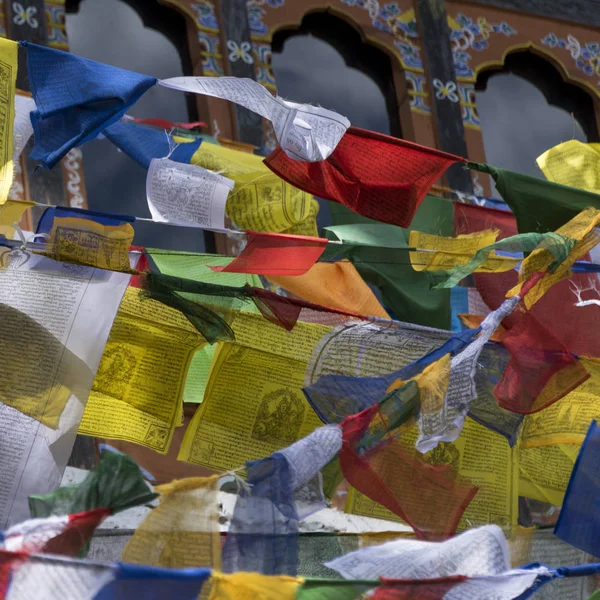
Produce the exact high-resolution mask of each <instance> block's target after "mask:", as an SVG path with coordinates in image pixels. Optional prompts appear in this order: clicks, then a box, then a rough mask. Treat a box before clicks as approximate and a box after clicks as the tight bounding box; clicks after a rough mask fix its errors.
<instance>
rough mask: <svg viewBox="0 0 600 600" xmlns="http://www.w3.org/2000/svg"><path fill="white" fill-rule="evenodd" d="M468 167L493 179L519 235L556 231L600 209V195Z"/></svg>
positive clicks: (472, 165)
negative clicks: (588, 210)
mask: <svg viewBox="0 0 600 600" xmlns="http://www.w3.org/2000/svg"><path fill="white" fill-rule="evenodd" d="M469 167H470V168H472V169H476V170H478V171H481V172H482V173H489V174H490V175H491V176H492V177H493V179H494V182H495V183H496V189H497V190H498V191H499V192H500V195H501V196H502V198H503V199H504V200H505V202H506V203H507V204H508V205H509V206H510V209H511V210H512V212H513V214H514V215H515V218H516V220H517V226H518V228H519V233H530V232H537V233H546V232H548V231H556V230H557V229H558V228H559V227H561V226H562V225H564V224H565V223H567V221H570V220H571V219H573V218H574V217H575V216H577V214H578V213H579V212H581V211H582V210H584V209H586V208H588V207H590V206H591V207H594V208H598V209H600V195H598V194H594V193H593V192H589V191H586V190H578V189H576V188H572V187H568V186H566V185H559V184H558V183H552V182H550V181H544V180H543V179H539V178H538V177H532V176H531V175H524V174H522V173H515V172H513V171H507V170H505V169H498V168H496V167H491V166H489V165H484V164H477V163H469Z"/></svg>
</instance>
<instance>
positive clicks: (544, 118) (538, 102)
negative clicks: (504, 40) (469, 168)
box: [475, 52, 598, 177]
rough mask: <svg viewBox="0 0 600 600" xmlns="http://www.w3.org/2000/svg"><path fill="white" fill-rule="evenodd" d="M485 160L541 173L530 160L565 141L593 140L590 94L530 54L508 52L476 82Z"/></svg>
mask: <svg viewBox="0 0 600 600" xmlns="http://www.w3.org/2000/svg"><path fill="white" fill-rule="evenodd" d="M475 89H476V93H477V110H478V112H479V116H480V119H481V129H482V135H483V143H484V146H485V153H486V161H487V162H488V163H490V164H492V165H495V166H498V167H501V168H505V169H511V170H513V171H519V172H521V173H526V174H528V175H534V176H539V177H543V175H542V173H541V171H540V170H539V168H538V166H537V164H536V162H535V159H536V158H537V157H538V156H539V155H540V154H542V153H543V152H545V151H546V150H548V148H551V147H552V146H555V145H557V144H560V143H561V142H565V141H567V140H570V139H573V138H575V139H578V140H581V141H584V142H595V141H598V126H597V122H596V116H595V111H594V103H593V100H592V98H591V96H590V95H589V94H588V93H587V92H586V91H585V90H584V89H582V88H580V87H577V86H575V85H572V84H569V83H567V82H565V81H564V79H563V78H562V76H561V74H560V73H559V72H558V70H557V69H556V68H555V67H554V66H553V65H552V64H551V63H549V62H548V61H547V60H545V59H544V58H542V57H540V56H538V55H536V54H534V53H532V52H517V53H514V54H510V55H509V56H508V57H507V58H506V61H505V63H504V66H503V67H502V69H500V70H489V71H484V72H482V73H481V74H480V75H479V78H478V80H477V84H476V87H475Z"/></svg>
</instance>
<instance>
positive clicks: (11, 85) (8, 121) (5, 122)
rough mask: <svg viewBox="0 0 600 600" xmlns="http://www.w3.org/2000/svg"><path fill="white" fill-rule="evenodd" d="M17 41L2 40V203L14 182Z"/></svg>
mask: <svg viewBox="0 0 600 600" xmlns="http://www.w3.org/2000/svg"><path fill="white" fill-rule="evenodd" d="M17 50H18V46H17V43H16V42H13V41H11V40H7V39H2V40H0V74H1V77H2V82H3V88H2V92H3V93H2V99H1V103H2V115H3V118H2V124H1V125H0V205H1V204H4V203H5V202H6V199H7V198H8V192H9V190H10V187H11V185H12V182H13V171H14V163H13V153H14V140H13V123H14V120H15V87H16V81H17Z"/></svg>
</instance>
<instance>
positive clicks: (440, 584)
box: [371, 575, 469, 600]
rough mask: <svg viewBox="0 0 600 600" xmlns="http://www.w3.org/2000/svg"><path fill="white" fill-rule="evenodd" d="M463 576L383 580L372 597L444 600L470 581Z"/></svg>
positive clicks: (376, 599)
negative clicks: (459, 586)
mask: <svg viewBox="0 0 600 600" xmlns="http://www.w3.org/2000/svg"><path fill="white" fill-rule="evenodd" d="M468 579H469V578H468V577H465V576H463V575H453V576H450V577H439V578H435V579H434V578H432V579H387V578H383V577H382V578H381V585H379V586H377V587H376V588H375V590H374V592H373V595H372V596H371V597H372V598H373V600H416V599H418V600H443V599H444V598H445V597H446V594H447V593H448V592H449V591H450V590H451V589H452V588H453V587H454V586H455V585H458V584H459V583H463V582H465V581H468Z"/></svg>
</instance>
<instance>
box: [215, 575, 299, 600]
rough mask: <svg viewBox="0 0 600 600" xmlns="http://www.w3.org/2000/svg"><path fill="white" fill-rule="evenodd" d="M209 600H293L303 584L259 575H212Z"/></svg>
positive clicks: (282, 578) (281, 576) (288, 578)
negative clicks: (248, 599)
mask: <svg viewBox="0 0 600 600" xmlns="http://www.w3.org/2000/svg"><path fill="white" fill-rule="evenodd" d="M212 582H213V588H212V591H211V594H210V598H209V600H233V599H234V598H260V600H295V598H296V592H297V591H298V589H299V587H300V586H301V585H302V584H303V583H304V580H303V579H301V578H299V577H286V576H284V575H279V576H277V577H268V576H266V575H260V574H259V573H244V572H241V573H231V574H226V573H213V574H212Z"/></svg>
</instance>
